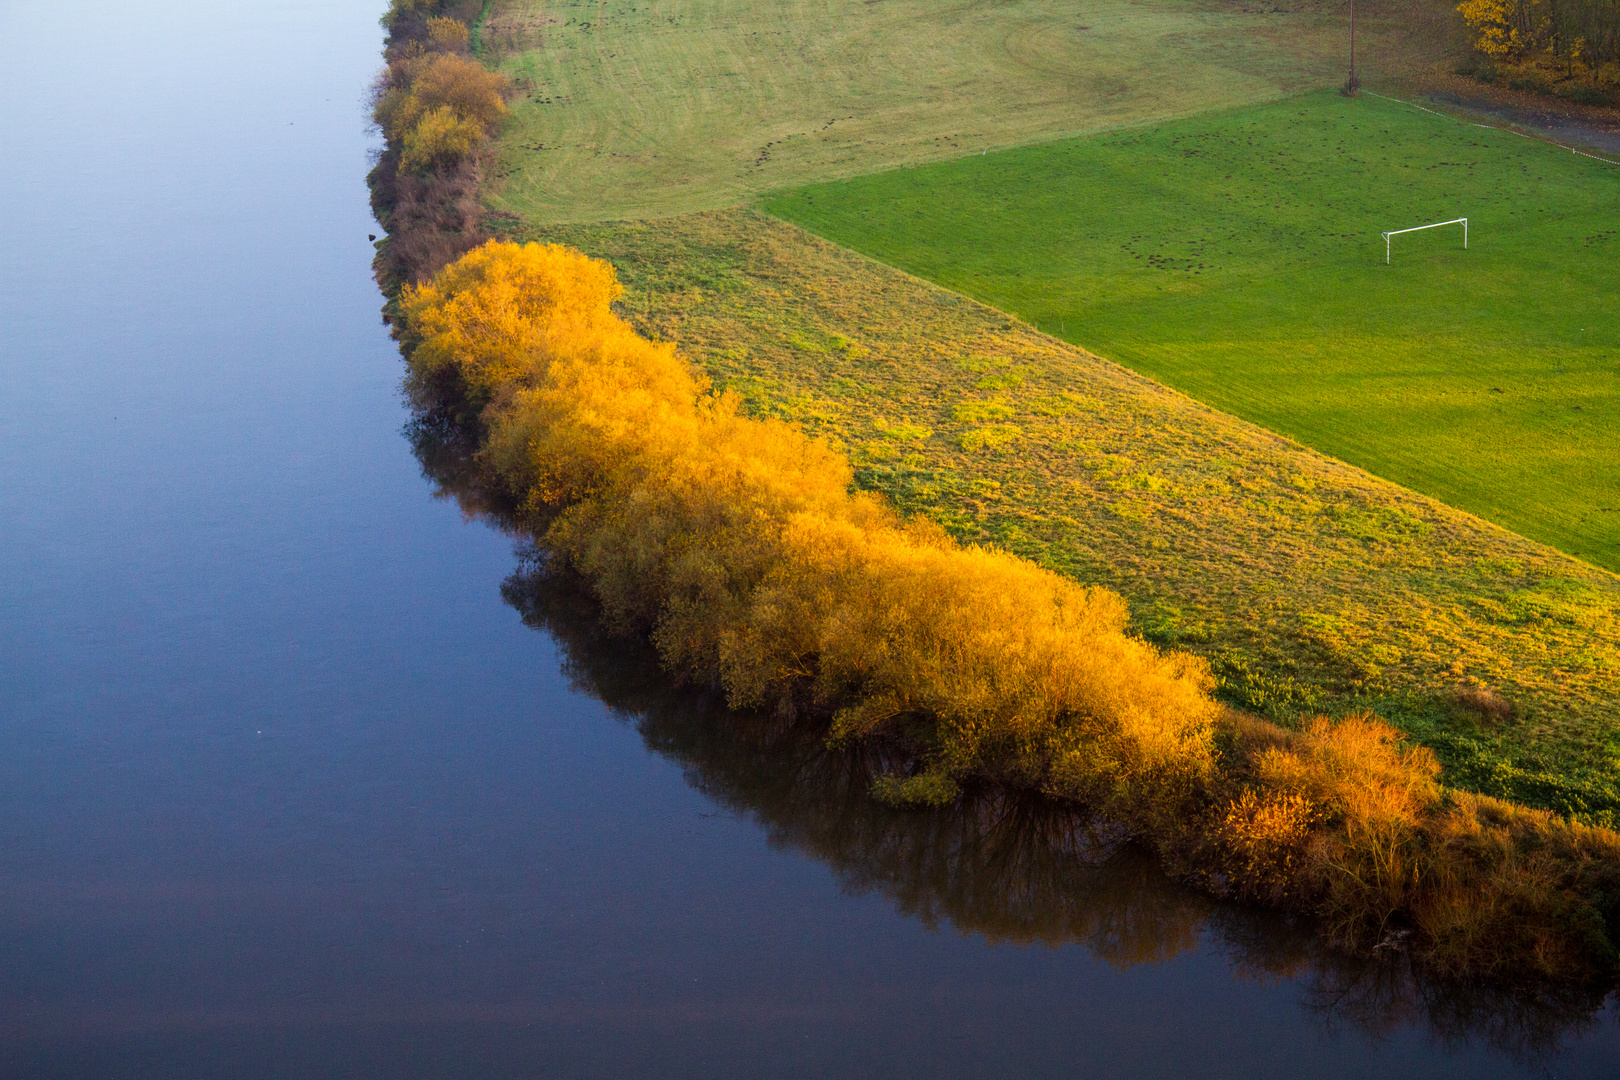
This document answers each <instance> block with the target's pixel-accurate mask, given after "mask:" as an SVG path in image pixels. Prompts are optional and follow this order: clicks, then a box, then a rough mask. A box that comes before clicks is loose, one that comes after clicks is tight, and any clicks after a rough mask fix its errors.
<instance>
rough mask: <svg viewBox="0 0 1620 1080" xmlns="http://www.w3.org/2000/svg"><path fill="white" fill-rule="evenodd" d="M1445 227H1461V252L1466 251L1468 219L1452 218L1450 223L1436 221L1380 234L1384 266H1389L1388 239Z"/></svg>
mask: <svg viewBox="0 0 1620 1080" xmlns="http://www.w3.org/2000/svg"><path fill="white" fill-rule="evenodd" d="M1445 225H1461V226H1462V227H1463V250H1464V251H1467V250H1468V219H1467V218H1465V217H1460V218H1452V219H1451V220H1450V221H1437V222H1435V223H1434V224H1433V225H1414V226H1412V227H1411V228H1410V229H1391V230H1390V231H1389V232H1387V233H1381V234H1380V235H1382V236H1383V238H1384V265H1385V266H1388V265H1389V238H1390V237H1392V236H1399V235H1401V233H1409V232H1422V231H1423V230H1424V229H1438V228H1441V227H1442V226H1445Z"/></svg>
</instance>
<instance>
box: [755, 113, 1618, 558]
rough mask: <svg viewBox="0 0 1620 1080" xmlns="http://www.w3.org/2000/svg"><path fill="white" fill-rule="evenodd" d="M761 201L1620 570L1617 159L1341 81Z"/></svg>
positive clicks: (1245, 413)
mask: <svg viewBox="0 0 1620 1080" xmlns="http://www.w3.org/2000/svg"><path fill="white" fill-rule="evenodd" d="M764 206H765V207H766V208H767V209H768V210H770V211H771V212H772V213H776V214H780V215H782V216H784V217H787V218H789V219H790V220H793V221H796V222H798V223H799V224H802V225H804V226H805V227H807V228H809V229H811V230H812V231H814V232H816V233H818V234H820V235H822V236H826V237H828V238H830V239H832V240H835V241H837V242H839V243H841V244H846V245H848V246H850V247H853V248H855V249H857V250H859V251H863V252H865V253H867V254H869V255H871V256H873V257H874V258H877V259H880V260H882V261H883V262H886V263H889V264H891V265H894V266H899V267H901V268H903V269H906V270H909V271H911V272H913V273H916V274H919V275H921V276H923V277H926V278H929V279H930V280H933V281H937V282H939V283H941V284H943V285H946V286H948V287H950V288H952V289H957V290H959V291H961V292H964V293H966V294H968V295H970V296H973V297H975V298H977V299H980V300H983V301H984V302H986V303H988V304H991V305H994V306H995V307H998V308H1000V309H1002V310H1004V311H1008V312H1012V313H1015V314H1017V315H1019V316H1020V317H1022V318H1024V319H1026V320H1028V321H1029V322H1031V323H1033V324H1035V325H1036V326H1038V327H1039V328H1041V329H1042V330H1045V331H1047V332H1048V333H1053V334H1058V335H1060V336H1063V337H1066V338H1067V339H1068V340H1070V341H1074V342H1077V343H1080V344H1082V345H1084V346H1085V347H1086V348H1088V349H1092V350H1094V351H1096V352H1098V353H1100V354H1102V355H1103V356H1106V357H1108V358H1109V359H1112V360H1117V361H1119V362H1120V363H1123V364H1125V365H1126V366H1128V367H1130V368H1132V369H1133V370H1136V371H1140V372H1143V373H1145V374H1147V375H1151V376H1153V377H1154V378H1156V379H1160V380H1162V381H1164V382H1166V383H1168V384H1169V385H1171V386H1174V387H1176V388H1177V389H1179V390H1183V391H1185V392H1187V393H1188V394H1191V395H1192V396H1194V397H1196V398H1198V399H1199V400H1201V401H1205V402H1208V403H1209V404H1211V405H1214V406H1216V407H1218V408H1221V409H1225V410H1227V411H1230V412H1232V413H1235V414H1237V415H1239V416H1242V417H1245V418H1247V419H1250V420H1254V421H1256V422H1257V423H1260V424H1262V425H1264V426H1266V427H1268V428H1270V429H1272V430H1273V431H1278V432H1282V433H1283V434H1286V435H1289V436H1292V437H1294V438H1297V439H1299V440H1300V441H1302V442H1305V443H1307V444H1309V445H1310V446H1313V447H1315V448H1316V449H1318V450H1321V451H1323V452H1324V453H1328V454H1331V455H1333V456H1334V457H1337V458H1341V459H1343V460H1345V461H1348V462H1351V463H1352V464H1355V465H1359V466H1361V467H1363V468H1365V469H1367V470H1369V471H1371V472H1373V473H1376V474H1377V475H1379V476H1382V477H1386V478H1388V479H1390V480H1394V481H1396V482H1397V483H1400V484H1403V485H1405V486H1407V487H1410V488H1413V489H1415V490H1418V491H1422V492H1424V493H1426V494H1429V495H1433V496H1435V497H1437V498H1439V499H1442V500H1444V501H1445V502H1447V503H1450V504H1451V505H1453V506H1457V507H1460V508H1462V509H1464V510H1469V511H1471V512H1473V513H1476V514H1479V515H1480V516H1481V517H1485V518H1488V519H1490V520H1491V521H1494V522H1496V523H1497V524H1499V525H1503V526H1506V527H1507V528H1510V529H1512V530H1514V531H1515V532H1518V533H1521V534H1523V535H1525V536H1529V537H1531V538H1533V539H1536V540H1540V541H1542V542H1543V543H1547V544H1551V545H1553V546H1554V547H1558V548H1560V549H1562V550H1564V551H1567V552H1569V553H1571V554H1573V555H1578V556H1580V557H1582V558H1584V559H1587V560H1589V561H1591V562H1594V563H1596V564H1598V565H1599V566H1604V567H1607V568H1608V569H1610V570H1617V571H1620V439H1617V438H1616V437H1615V436H1616V433H1617V432H1620V365H1617V364H1616V363H1615V357H1616V355H1620V276H1617V275H1616V273H1615V267H1616V266H1617V265H1620V229H1617V228H1616V223H1615V207H1616V206H1620V166H1617V165H1612V164H1607V163H1605V162H1602V161H1597V160H1594V159H1592V158H1590V157H1584V156H1581V155H1578V154H1571V153H1569V152H1568V151H1567V150H1559V149H1558V148H1557V147H1554V146H1549V145H1547V144H1545V143H1540V142H1536V141H1533V140H1530V139H1525V138H1522V137H1519V136H1516V135H1514V134H1512V133H1510V132H1506V131H1500V130H1495V129H1488V128H1480V127H1476V126H1473V125H1470V124H1466V123H1460V122H1457V121H1455V120H1452V119H1450V118H1447V117H1441V116H1436V115H1433V114H1432V113H1425V112H1422V111H1420V110H1418V109H1413V108H1411V107H1409V106H1405V105H1402V104H1400V103H1398V102H1393V101H1385V100H1380V99H1378V98H1373V97H1366V96H1363V97H1360V98H1355V99H1350V98H1344V97H1341V96H1339V95H1338V94H1335V93H1333V92H1331V91H1327V92H1319V93H1316V94H1312V95H1305V96H1301V97H1297V98H1293V99H1290V100H1289V101H1287V102H1284V103H1279V104H1275V105H1269V106H1265V107H1262V108H1259V109H1244V110H1238V111H1234V112H1228V113H1221V114H1216V115H1212V116H1203V117H1198V118H1195V119H1191V120H1183V121H1178V122H1174V123H1167V124H1164V125H1161V126H1159V127H1154V128H1149V129H1145V130H1140V131H1131V132H1118V133H1112V134H1107V135H1102V136H1098V137H1096V138H1092V139H1082V140H1072V141H1068V142H1062V143H1054V144H1050V145H1047V146H1040V147H1029V148H1026V149H1022V150H1017V151H1012V152H1009V153H1005V154H997V155H991V156H988V157H975V158H966V159H963V160H961V161H958V162H952V163H948V164H941V165H934V166H930V167H928V168H919V169H905V170H896V171H892V172H888V173H884V174H881V175H878V176H871V177H864V178H861V179H857V180H850V181H845V182H841V183H837V184H830V185H817V186H815V187H809V188H804V189H801V190H799V191H796V192H793V193H790V194H786V195H782V196H777V197H773V198H770V199H767V200H766V201H765V203H764ZM1463 216H1466V217H1467V218H1468V221H1469V232H1468V249H1467V250H1466V251H1465V250H1463V231H1462V227H1461V226H1450V227H1448V228H1445V229H1436V230H1431V231H1428V232H1421V233H1409V234H1407V235H1404V236H1397V237H1395V238H1394V239H1393V243H1392V248H1393V253H1392V256H1391V263H1390V265H1388V266H1386V265H1385V262H1384V259H1385V246H1384V241H1383V240H1382V239H1381V237H1380V235H1379V234H1380V232H1381V231H1382V230H1385V229H1397V228H1405V227H1407V226H1411V225H1424V224H1428V223H1430V222H1435V221H1446V220H1449V219H1452V218H1457V217H1463Z"/></svg>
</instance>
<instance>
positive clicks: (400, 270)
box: [368, 0, 511, 293]
mask: <svg viewBox="0 0 1620 1080" xmlns="http://www.w3.org/2000/svg"><path fill="white" fill-rule="evenodd" d="M481 7H482V3H481V2H480V0H392V3H391V4H390V5H389V8H388V11H387V13H386V14H384V15H383V17H382V24H383V26H384V27H385V28H386V29H387V30H388V45H387V49H386V52H385V54H384V55H385V59H386V60H387V66H386V67H385V68H384V69H383V70H382V72H381V73H380V74H379V75H378V77H377V81H376V83H375V84H374V86H373V88H372V118H373V119H374V120H375V121H376V124H377V127H378V128H379V129H380V130H381V132H382V134H383V139H384V146H383V151H382V154H381V155H380V156H379V158H378V161H377V164H376V167H375V168H373V169H372V171H371V175H370V177H369V178H368V180H369V182H370V185H371V192H372V196H371V198H372V207H373V209H374V210H375V211H376V215H377V220H378V221H379V222H381V223H382V226H383V228H384V229H386V230H387V232H388V238H387V240H386V241H385V242H384V243H383V245H382V246H381V249H380V250H379V252H378V255H377V261H376V271H377V278H378V281H379V283H380V284H382V286H383V287H384V289H385V291H388V292H390V293H392V292H393V291H395V290H397V288H398V287H399V286H400V285H401V284H404V283H406V282H410V281H416V280H419V279H421V278H422V277H424V276H427V275H431V274H432V273H433V272H434V271H436V270H438V269H439V268H440V267H442V266H444V265H445V264H446V263H448V262H450V261H452V260H453V259H455V258H457V257H458V256H460V255H462V254H464V253H466V252H467V251H470V250H471V249H472V248H474V247H475V246H477V245H478V244H479V243H481V242H483V240H485V239H486V235H485V233H484V232H483V228H482V223H483V209H482V206H481V205H480V203H479V199H478V185H479V175H480V167H481V158H482V157H483V152H484V150H485V148H486V146H487V144H488V142H489V140H490V138H491V137H492V136H493V135H494V133H495V130H496V128H497V126H498V125H499V123H500V121H501V118H502V117H503V116H505V115H506V98H507V95H508V94H509V93H510V92H511V84H510V82H509V81H508V80H507V78H506V77H505V76H504V75H501V74H499V73H497V72H493V71H490V70H489V69H488V68H486V67H485V66H484V65H483V64H481V63H479V62H478V60H477V59H476V58H474V57H473V55H472V52H471V36H472V35H471V32H470V30H469V29H468V26H469V21H470V20H472V19H474V18H476V17H477V15H478V12H479V10H480V9H481Z"/></svg>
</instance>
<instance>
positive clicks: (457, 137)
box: [399, 105, 484, 172]
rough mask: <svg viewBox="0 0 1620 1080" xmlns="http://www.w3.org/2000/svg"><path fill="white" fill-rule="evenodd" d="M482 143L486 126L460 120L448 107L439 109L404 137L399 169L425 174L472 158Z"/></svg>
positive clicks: (427, 115) (426, 116) (423, 118)
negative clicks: (442, 166) (435, 168)
mask: <svg viewBox="0 0 1620 1080" xmlns="http://www.w3.org/2000/svg"><path fill="white" fill-rule="evenodd" d="M483 141H484V125H483V124H481V123H479V122H478V121H477V120H468V119H464V118H462V117H460V116H457V115H456V113H455V110H454V109H452V108H450V107H449V106H448V105H440V106H439V107H438V108H436V109H434V110H433V111H431V112H429V113H426V114H424V115H423V116H422V118H421V119H420V120H418V121H417V122H416V125H415V126H414V127H412V128H411V129H410V130H409V131H407V132H406V133H405V138H404V141H403V143H402V144H401V147H400V155H399V165H400V168H402V169H406V170H409V171H413V172H425V171H426V170H428V169H431V168H434V167H436V166H440V165H448V164H450V163H451V162H454V161H459V160H461V159H462V158H465V157H470V156H472V154H473V152H474V151H476V150H477V149H478V146H479V144H480V143H482V142H483Z"/></svg>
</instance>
